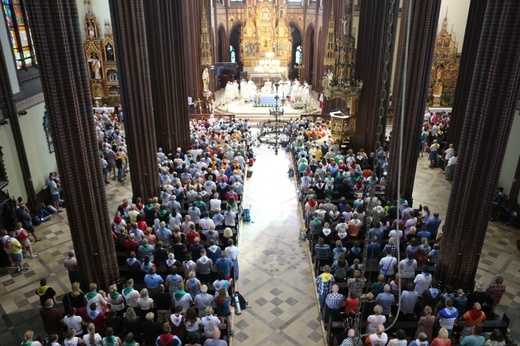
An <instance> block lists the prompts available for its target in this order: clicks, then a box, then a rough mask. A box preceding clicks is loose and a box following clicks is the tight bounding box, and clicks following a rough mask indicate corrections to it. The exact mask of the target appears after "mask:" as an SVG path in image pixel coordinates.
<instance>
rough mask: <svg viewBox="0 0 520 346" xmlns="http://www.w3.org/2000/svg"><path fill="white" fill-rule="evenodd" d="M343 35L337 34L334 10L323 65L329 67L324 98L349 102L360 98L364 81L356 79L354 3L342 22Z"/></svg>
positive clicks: (350, 4)
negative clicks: (353, 31)
mask: <svg viewBox="0 0 520 346" xmlns="http://www.w3.org/2000/svg"><path fill="white" fill-rule="evenodd" d="M341 24H342V30H341V34H340V35H337V34H336V26H335V18H334V11H333V10H332V12H331V16H330V20H329V28H328V30H327V49H326V51H325V58H324V59H323V65H324V66H326V67H328V69H327V72H326V73H325V75H324V76H323V81H322V86H323V96H325V97H326V98H327V99H335V98H340V99H344V100H348V99H351V98H359V95H360V93H361V89H362V88H363V81H361V80H356V79H355V78H354V72H355V59H356V40H355V38H354V36H353V35H352V1H351V0H348V1H347V2H346V6H345V15H344V16H343V19H342V20H341Z"/></svg>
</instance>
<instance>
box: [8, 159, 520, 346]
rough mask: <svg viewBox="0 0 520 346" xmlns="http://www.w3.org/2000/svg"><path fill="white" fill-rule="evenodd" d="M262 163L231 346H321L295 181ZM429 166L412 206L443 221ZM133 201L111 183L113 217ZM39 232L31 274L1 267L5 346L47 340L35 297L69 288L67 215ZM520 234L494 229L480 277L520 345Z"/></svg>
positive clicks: (440, 190)
mask: <svg viewBox="0 0 520 346" xmlns="http://www.w3.org/2000/svg"><path fill="white" fill-rule="evenodd" d="M257 158H258V160H257V162H256V163H255V166H254V167H253V171H254V173H253V176H252V177H251V178H249V179H247V183H246V197H245V201H244V206H245V207H250V208H251V215H252V219H253V222H252V223H250V224H245V225H244V226H243V228H242V232H241V236H240V241H239V246H240V251H241V255H240V257H239V258H240V274H241V275H240V280H239V283H238V286H237V289H238V290H239V291H240V292H241V293H242V294H243V295H244V297H245V298H246V300H248V302H249V306H250V307H251V308H250V309H247V310H246V311H245V312H243V313H242V314H241V315H240V316H236V318H235V328H234V329H235V337H234V342H233V344H234V345H248V346H249V345H323V344H324V339H323V333H322V329H321V324H320V322H319V320H318V309H317V304H316V296H315V287H314V283H313V278H312V276H311V275H312V274H311V270H310V264H309V259H308V255H307V252H306V247H305V245H304V244H305V243H304V242H302V241H301V240H299V239H298V232H299V229H300V227H301V217H300V213H299V212H298V209H297V201H296V193H295V187H294V184H293V181H292V180H291V179H289V178H288V177H287V174H286V172H287V170H288V168H289V161H288V158H287V156H286V154H285V153H284V152H281V153H280V154H279V155H278V156H275V155H274V153H272V152H271V151H269V150H267V149H257ZM427 165H428V162H427V159H426V158H421V159H420V160H419V163H418V167H417V178H416V184H415V186H416V191H415V195H414V203H415V205H419V204H423V205H425V204H426V205H428V206H430V209H431V210H432V211H439V212H440V214H441V217H442V216H443V215H445V213H446V207H447V201H448V194H449V189H450V183H449V182H448V181H446V180H445V179H444V176H443V175H442V174H441V171H440V170H432V169H429V168H428V167H427ZM432 192H433V194H432ZM129 196H131V191H130V183H129V182H125V183H123V184H119V183H115V182H113V183H111V184H110V185H108V187H107V197H108V203H109V208H110V210H111V211H115V210H116V207H117V205H118V204H120V203H121V201H122V199H123V198H125V197H129ZM37 232H38V234H39V235H44V239H43V241H41V242H38V243H35V244H34V247H35V250H36V252H37V253H38V254H39V257H38V258H36V259H30V260H28V261H27V263H28V267H29V268H30V270H29V271H28V272H26V273H24V274H19V273H13V269H7V268H0V297H1V299H0V317H1V319H2V322H0V346H10V345H18V344H19V343H20V340H21V336H22V335H23V333H24V331H25V330H27V329H33V330H34V331H35V332H36V334H43V328H42V324H41V319H40V317H39V315H38V308H39V300H38V297H37V296H36V295H35V294H34V289H35V287H36V286H38V282H39V280H40V278H41V277H47V279H48V284H49V285H50V286H52V287H53V288H54V289H55V290H56V291H57V292H58V295H59V297H61V295H63V294H64V293H65V292H67V291H68V288H69V282H68V277H67V273H66V271H65V269H64V268H63V265H62V263H63V259H64V258H65V255H66V253H67V252H68V251H69V249H71V248H72V244H71V241H70V233H69V230H68V224H67V216H66V214H65V213H60V214H57V215H54V216H53V217H52V219H51V220H50V221H48V222H46V223H44V224H42V225H41V226H39V227H37ZM518 232H519V231H518V230H516V229H511V228H507V227H504V226H502V225H501V224H499V223H490V224H489V230H488V234H487V236H486V242H485V244H484V248H483V251H482V258H481V263H480V265H479V270H478V273H477V277H478V278H480V279H481V280H482V281H483V282H484V284H486V285H487V284H488V283H489V282H491V280H492V279H493V277H494V275H495V274H501V275H503V276H504V278H505V283H506V285H507V291H506V294H505V296H504V297H503V299H502V302H501V304H500V305H499V307H498V309H497V312H498V313H502V312H507V314H508V315H509V316H510V317H511V321H512V325H511V331H512V334H513V336H514V337H515V339H516V340H520V335H519V334H520V309H519V307H520V273H519V268H520V257H519V252H518V250H517V249H516V239H518Z"/></svg>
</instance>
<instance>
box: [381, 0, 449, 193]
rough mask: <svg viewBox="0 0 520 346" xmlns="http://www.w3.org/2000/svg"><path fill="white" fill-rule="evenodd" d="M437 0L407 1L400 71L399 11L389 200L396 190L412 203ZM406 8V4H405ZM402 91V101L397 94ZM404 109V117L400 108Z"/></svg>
mask: <svg viewBox="0 0 520 346" xmlns="http://www.w3.org/2000/svg"><path fill="white" fill-rule="evenodd" d="M440 5H441V0H432V1H408V4H407V6H411V7H412V9H411V11H412V13H411V18H410V20H411V22H410V41H409V50H408V68H407V69H406V71H404V66H403V65H404V60H405V59H404V56H405V49H404V44H405V41H406V30H405V29H406V22H407V12H406V11H403V15H402V18H403V20H402V23H401V33H400V39H399V45H400V47H399V54H400V55H401V57H400V59H399V64H398V66H397V67H396V68H397V74H396V78H397V79H398V81H397V83H398V84H397V85H398V86H397V90H395V89H394V90H395V92H394V96H395V98H393V103H394V104H395V120H394V123H393V128H392V136H391V140H390V158H389V164H390V167H389V169H388V188H387V190H386V195H387V196H388V197H389V198H390V199H396V198H397V194H398V192H399V193H400V194H402V195H403V196H404V198H406V199H407V200H408V201H409V202H412V191H413V184H414V180H415V171H416V168H417V158H418V156H419V147H420V145H419V143H420V142H419V139H420V134H421V126H422V124H423V118H424V108H425V106H426V95H427V92H428V83H429V81H430V69H431V65H432V59H433V48H434V42H435V34H436V31H437V22H438V20H439V10H440ZM406 8H407V7H406ZM405 74H406V87H403V81H404V75H405ZM403 91H404V92H405V95H406V98H405V100H404V103H403V101H402V99H401V95H402V94H403ZM403 108H404V117H403V118H401V111H402V110H403ZM401 122H404V131H403V132H404V133H403V138H402V160H401V186H400V191H398V187H397V185H398V184H397V180H398V166H399V152H400V150H399V147H400V141H399V131H400V130H399V128H400V124H401Z"/></svg>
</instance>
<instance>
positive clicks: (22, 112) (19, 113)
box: [18, 111, 27, 115]
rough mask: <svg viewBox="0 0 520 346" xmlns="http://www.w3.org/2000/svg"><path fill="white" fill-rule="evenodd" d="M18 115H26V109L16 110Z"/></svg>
mask: <svg viewBox="0 0 520 346" xmlns="http://www.w3.org/2000/svg"><path fill="white" fill-rule="evenodd" d="M18 115H27V111H21V112H18Z"/></svg>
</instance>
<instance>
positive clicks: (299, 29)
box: [289, 20, 303, 35]
mask: <svg viewBox="0 0 520 346" xmlns="http://www.w3.org/2000/svg"><path fill="white" fill-rule="evenodd" d="M291 26H292V27H294V28H296V29H298V31H299V32H300V35H301V33H302V32H303V28H302V27H301V26H300V24H298V22H295V21H294V20H290V21H289V27H291Z"/></svg>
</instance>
